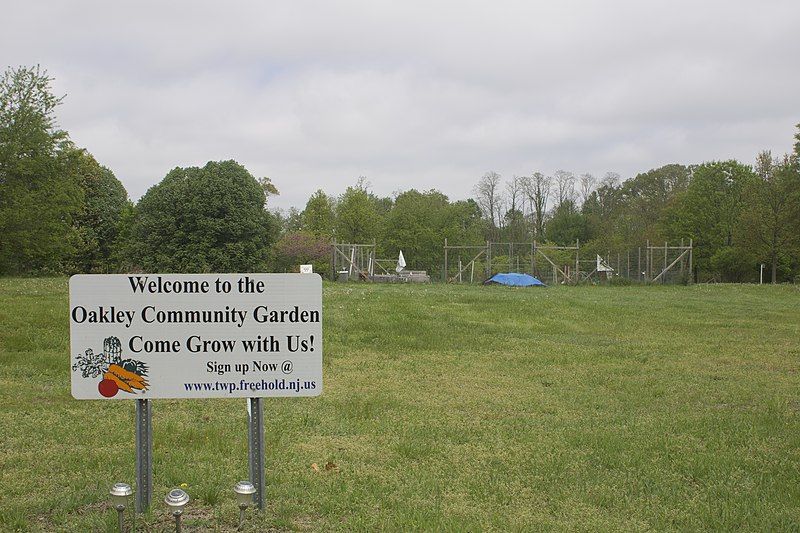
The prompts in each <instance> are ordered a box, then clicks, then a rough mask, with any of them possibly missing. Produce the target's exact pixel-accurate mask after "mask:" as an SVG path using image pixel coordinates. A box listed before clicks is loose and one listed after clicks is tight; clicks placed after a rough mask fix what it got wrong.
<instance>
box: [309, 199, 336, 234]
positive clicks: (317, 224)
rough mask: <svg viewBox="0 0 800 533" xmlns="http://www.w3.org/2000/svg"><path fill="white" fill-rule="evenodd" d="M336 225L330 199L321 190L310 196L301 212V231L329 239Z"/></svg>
mask: <svg viewBox="0 0 800 533" xmlns="http://www.w3.org/2000/svg"><path fill="white" fill-rule="evenodd" d="M335 224H336V215H335V214H334V210H333V201H332V199H331V198H330V197H329V196H328V195H327V194H325V193H324V192H323V191H322V189H320V190H318V191H317V192H315V193H314V194H312V195H311V198H309V199H308V202H307V203H306V208H305V209H304V210H303V229H304V230H305V231H308V232H310V233H312V234H314V235H317V236H320V237H329V238H330V237H331V236H332V235H333V232H334V227H335Z"/></svg>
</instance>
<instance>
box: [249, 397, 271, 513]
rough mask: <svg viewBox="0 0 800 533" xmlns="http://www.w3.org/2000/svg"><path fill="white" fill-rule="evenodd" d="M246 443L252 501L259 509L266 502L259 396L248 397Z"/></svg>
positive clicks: (261, 417) (262, 428)
mask: <svg viewBox="0 0 800 533" xmlns="http://www.w3.org/2000/svg"><path fill="white" fill-rule="evenodd" d="M249 401H250V413H249V415H250V416H249V420H248V424H247V426H248V428H247V429H248V431H247V443H248V448H249V452H250V453H249V456H250V460H249V466H250V482H251V483H252V484H253V485H255V487H256V492H255V493H254V494H253V503H254V504H255V505H256V507H258V508H259V509H264V506H265V504H266V491H267V487H266V480H265V477H264V410H263V406H262V399H261V398H250V400H249Z"/></svg>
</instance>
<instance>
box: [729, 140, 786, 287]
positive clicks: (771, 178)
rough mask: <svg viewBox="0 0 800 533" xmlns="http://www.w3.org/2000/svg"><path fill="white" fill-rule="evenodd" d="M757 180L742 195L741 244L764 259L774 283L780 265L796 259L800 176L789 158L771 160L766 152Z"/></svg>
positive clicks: (763, 154) (757, 164)
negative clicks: (790, 259) (743, 195)
mask: <svg viewBox="0 0 800 533" xmlns="http://www.w3.org/2000/svg"><path fill="white" fill-rule="evenodd" d="M756 176H758V179H757V180H753V181H751V182H749V183H748V184H747V187H746V189H745V192H744V194H745V196H746V198H747V200H746V202H745V205H744V209H743V211H742V218H741V225H740V227H739V229H740V232H741V240H742V241H743V242H744V243H745V245H746V246H749V247H750V248H751V249H752V250H754V251H755V252H756V254H758V255H759V256H761V257H765V258H766V259H767V261H768V262H769V264H770V266H771V279H772V283H777V281H778V264H779V262H780V261H781V260H788V259H789V257H790V256H793V255H796V252H797V246H798V244H800V237H799V236H798V229H800V174H798V172H796V171H795V165H794V164H793V162H792V161H791V159H790V157H789V156H788V155H787V156H785V157H783V158H782V159H773V158H772V154H771V153H770V152H768V151H765V152H761V153H760V154H759V155H758V158H757V160H756Z"/></svg>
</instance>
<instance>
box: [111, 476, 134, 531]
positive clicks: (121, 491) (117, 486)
mask: <svg viewBox="0 0 800 533" xmlns="http://www.w3.org/2000/svg"><path fill="white" fill-rule="evenodd" d="M108 493H109V494H110V495H111V504H112V505H113V506H114V509H116V510H117V520H118V522H119V530H120V533H122V531H123V529H124V518H123V513H124V512H125V507H126V506H127V505H128V497H129V496H130V495H131V494H133V489H131V486H130V485H128V484H127V483H114V486H113V487H111V490H110V491H108Z"/></svg>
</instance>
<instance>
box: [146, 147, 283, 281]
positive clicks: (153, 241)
mask: <svg viewBox="0 0 800 533" xmlns="http://www.w3.org/2000/svg"><path fill="white" fill-rule="evenodd" d="M265 201H266V195H265V193H264V188H263V187H262V185H261V184H260V183H259V182H258V181H257V180H256V179H255V178H254V177H253V175H252V174H250V173H249V172H248V171H247V169H245V168H244V167H243V166H242V165H240V164H239V163H237V162H235V161H221V162H213V161H212V162H209V163H207V164H206V165H205V166H204V167H202V168H198V167H188V168H180V167H177V168H175V169H173V170H171V171H170V172H169V173H168V174H167V175H166V176H165V177H164V179H163V180H161V182H160V183H159V184H157V185H154V186H153V187H151V188H150V189H149V190H148V191H147V193H145V195H144V196H143V197H142V199H141V200H140V201H139V204H138V205H137V209H136V220H135V223H134V229H133V236H134V239H135V250H133V251H132V252H133V254H134V256H135V257H136V259H138V261H139V263H140V264H139V266H140V267H141V268H143V269H144V270H147V271H150V272H258V271H260V270H263V269H264V268H265V266H266V260H267V251H268V249H269V246H270V245H271V244H272V243H273V242H274V241H275V234H276V233H277V231H276V228H275V223H274V222H273V220H272V217H271V215H270V214H269V213H268V212H267V211H266V209H264V202H265Z"/></svg>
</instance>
